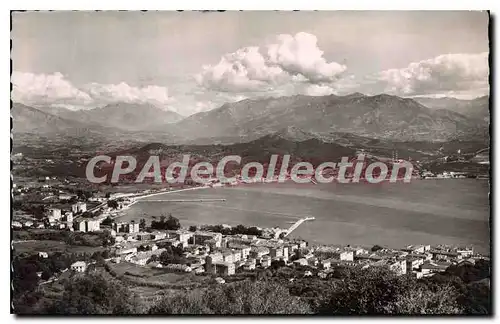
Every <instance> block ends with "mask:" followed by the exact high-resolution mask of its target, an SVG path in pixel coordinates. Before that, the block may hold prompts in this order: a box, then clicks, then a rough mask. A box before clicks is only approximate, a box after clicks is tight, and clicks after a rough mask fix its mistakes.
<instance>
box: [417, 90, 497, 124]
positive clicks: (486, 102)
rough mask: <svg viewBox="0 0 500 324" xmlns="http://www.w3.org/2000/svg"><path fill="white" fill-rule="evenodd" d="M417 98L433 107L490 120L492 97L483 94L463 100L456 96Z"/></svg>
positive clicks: (425, 104)
mask: <svg viewBox="0 0 500 324" xmlns="http://www.w3.org/2000/svg"><path fill="white" fill-rule="evenodd" d="M415 100H416V101H417V102H419V103H421V104H423V105H424V106H426V107H429V108H431V109H447V110H450V111H454V112H457V113H459V114H462V115H464V116H467V117H470V118H474V119H478V120H481V121H485V122H489V121H490V97H489V96H483V97H479V98H475V99H472V100H461V99H456V98H448V97H447V98H427V97H422V98H415Z"/></svg>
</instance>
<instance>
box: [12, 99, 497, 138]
mask: <svg viewBox="0 0 500 324" xmlns="http://www.w3.org/2000/svg"><path fill="white" fill-rule="evenodd" d="M423 99H426V100H427V99H429V98H419V100H418V101H420V102H423V101H425V100H423ZM428 101H429V102H430V104H429V105H431V104H433V105H432V107H433V108H432V109H430V108H428V107H426V106H424V105H423V104H422V103H419V102H417V100H413V99H408V98H401V97H397V96H391V95H387V94H380V95H375V96H366V95H363V94H360V93H354V94H351V95H347V96H335V95H329V96H320V97H318V96H304V95H296V96H291V97H279V98H258V99H246V100H242V101H239V102H235V103H226V104H224V105H222V106H221V107H219V108H216V109H213V110H211V111H208V112H202V113H197V114H194V115H191V116H189V117H186V118H184V119H182V116H181V115H179V114H177V113H175V112H172V111H166V110H162V109H160V108H157V107H155V106H152V105H144V104H142V105H138V104H126V103H118V104H113V105H107V106H105V107H103V108H95V109H90V110H79V111H72V110H68V109H64V108H48V107H47V108H45V107H39V108H37V109H35V108H32V107H28V106H25V105H22V104H18V103H15V104H14V105H13V108H12V112H11V113H12V116H13V119H14V127H13V132H14V133H16V132H17V133H34V134H52V133H54V134H59V135H60V134H61V133H65V132H68V133H70V134H71V133H74V132H75V130H78V129H82V130H87V131H92V132H96V133H102V134H103V135H105V134H106V133H108V132H111V133H113V134H117V133H120V132H123V133H124V134H128V135H130V134H134V133H138V132H140V133H141V134H148V133H153V134H162V136H165V137H166V138H168V139H169V142H171V143H173V142H178V143H196V144H214V143H239V142H249V141H251V140H255V139H258V138H260V137H263V136H266V135H270V134H276V133H280V134H281V136H282V137H283V138H285V139H287V140H294V141H304V140H308V139H311V138H319V139H329V140H334V139H335V136H337V135H333V134H352V136H356V135H357V136H363V137H369V138H378V139H388V140H397V141H422V140H425V141H443V140H450V139H456V138H466V139H471V138H476V137H485V136H486V137H487V132H488V130H487V124H486V125H485V122H484V118H483V119H481V116H484V111H485V110H486V111H489V110H488V107H489V105H488V104H489V102H488V100H487V97H482V98H478V99H475V100H471V101H464V100H461V101H459V102H460V105H453V103H454V102H455V99H450V100H441V99H433V100H428ZM467 107H470V109H471V110H470V111H469V110H468V108H467ZM443 108H445V109H443ZM452 110H457V111H461V112H463V114H462V113H458V112H455V111H452ZM472 110H473V112H472ZM337 137H339V136H337ZM341 137H342V138H344V136H341ZM344 140H345V138H344Z"/></svg>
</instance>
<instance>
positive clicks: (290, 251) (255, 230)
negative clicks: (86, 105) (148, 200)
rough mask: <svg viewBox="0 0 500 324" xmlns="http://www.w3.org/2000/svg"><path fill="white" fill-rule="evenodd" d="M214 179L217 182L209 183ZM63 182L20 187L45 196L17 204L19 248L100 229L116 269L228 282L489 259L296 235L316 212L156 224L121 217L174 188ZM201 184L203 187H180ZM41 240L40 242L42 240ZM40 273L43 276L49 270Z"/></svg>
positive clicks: (39, 251)
mask: <svg viewBox="0 0 500 324" xmlns="http://www.w3.org/2000/svg"><path fill="white" fill-rule="evenodd" d="M219 185H220V184H219ZM214 186H215V184H214V183H212V184H210V185H208V186H204V187H203V188H208V187H214ZM63 187H64V186H63V185H62V184H61V183H60V182H58V181H57V180H54V179H50V178H47V179H41V180H40V181H39V183H38V184H37V186H36V187H31V188H30V187H28V186H25V187H21V186H14V190H13V191H14V197H17V198H18V199H17V200H16V201H17V202H22V201H23V200H22V198H23V197H27V196H33V195H35V196H37V197H38V200H40V201H41V202H43V204H41V205H37V206H35V207H33V206H34V205H33V204H32V203H26V204H24V205H23V204H22V203H20V206H17V207H16V208H15V210H14V219H13V222H12V228H13V230H14V240H13V248H14V251H16V249H17V248H19V247H22V246H23V244H28V245H29V246H30V247H31V248H30V249H28V250H27V251H24V250H23V251H24V256H28V255H29V254H30V253H31V254H32V255H37V256H39V257H42V258H47V257H49V255H50V254H51V253H52V252H51V247H50V246H48V249H47V250H44V249H43V246H44V244H42V243H44V242H50V241H51V240H54V238H53V237H58V235H59V236H60V237H63V238H64V237H66V236H65V235H67V233H75V235H76V234H80V235H86V238H85V239H82V240H80V241H79V242H85V240H87V241H89V240H90V238H91V237H93V236H99V237H100V238H102V237H104V238H105V239H103V240H101V241H97V242H100V243H95V242H94V241H93V243H92V244H87V243H83V244H84V245H91V246H93V248H95V251H101V252H102V249H105V250H106V253H105V254H104V253H103V255H105V257H106V258H104V259H103V260H102V261H104V264H106V265H107V268H108V269H112V268H113V267H115V266H116V265H118V264H123V263H126V264H132V265H135V266H137V267H142V268H154V269H161V271H164V272H175V273H179V274H182V273H193V274H196V275H205V276H213V277H214V278H216V279H217V282H224V281H225V279H224V278H227V277H229V276H233V275H235V274H238V273H246V272H252V271H260V270H263V269H266V268H269V267H270V266H271V265H272V264H273V263H276V264H280V265H281V266H282V267H290V268H293V269H294V270H296V271H295V274H296V275H298V276H301V277H308V276H317V277H320V278H327V277H328V276H329V274H330V273H332V272H333V271H334V270H335V268H337V267H359V268H363V269H364V268H368V267H386V268H388V269H390V270H392V271H394V272H395V273H396V274H398V275H404V274H409V275H411V276H414V277H415V278H422V277H429V276H432V275H434V274H435V273H439V272H444V271H446V269H447V268H448V267H449V266H451V265H456V264H462V263H468V264H474V263H475V262H476V261H477V260H480V259H488V257H487V256H483V255H480V254H478V253H475V251H474V249H473V247H471V246H468V247H453V246H431V245H429V244H421V245H409V246H403V247H399V248H395V247H392V248H389V247H382V246H378V245H374V246H371V247H366V246H364V247H361V246H351V245H348V244H345V245H317V244H310V243H309V242H307V241H305V240H300V239H296V238H293V236H292V235H290V236H289V234H292V232H293V231H294V230H295V229H296V228H297V227H299V226H300V225H301V224H302V223H304V222H308V221H314V218H304V219H297V222H295V223H294V224H293V225H292V226H291V227H290V228H289V229H281V228H278V227H275V228H260V227H258V226H252V227H246V226H243V225H238V226H230V225H226V224H220V225H213V224H212V225H192V226H189V227H181V224H180V222H179V220H178V219H176V218H175V217H173V216H172V215H169V216H168V217H167V216H166V215H162V216H161V217H157V219H159V220H153V221H151V223H150V224H147V223H146V221H145V219H141V220H140V221H138V222H135V221H131V222H120V221H119V218H118V217H117V216H119V215H120V212H121V211H123V210H124V209H127V208H129V206H130V205H132V204H134V203H136V202H137V200H138V198H141V197H145V196H152V195H156V194H161V193H164V192H166V189H162V190H158V191H155V192H152V191H151V190H147V191H144V192H140V193H113V194H102V193H101V192H97V193H83V192H78V193H70V192H67V191H65V190H61V189H62V188H63ZM197 188H201V187H188V188H184V189H178V190H194V189H197ZM208 190H210V189H208ZM26 205H28V207H27V206H26ZM39 206H43V208H41V207H39ZM23 209H24V211H23ZM30 212H31V213H32V214H30ZM61 233H66V234H64V235H61ZM47 237H50V238H49V239H47ZM37 240H39V241H40V245H37V244H36V242H37ZM55 240H57V238H56V239H55ZM375 243H376V242H374V244H375ZM91 251H92V252H95V251H94V250H91ZM77 255H78V254H77ZM92 262H94V263H95V260H94V259H90V260H89V258H87V257H82V258H81V259H76V260H74V262H73V263H72V264H70V265H69V270H70V271H72V272H84V271H85V270H86V269H87V267H88V266H89V265H90V264H92ZM59 270H60V271H59V272H55V273H51V274H50V276H47V275H45V276H44V278H45V279H46V281H53V280H56V279H57V276H58V275H60V274H61V273H63V271H66V270H68V269H67V268H66V269H59ZM38 275H39V276H40V277H41V276H42V273H38ZM290 280H293V278H290Z"/></svg>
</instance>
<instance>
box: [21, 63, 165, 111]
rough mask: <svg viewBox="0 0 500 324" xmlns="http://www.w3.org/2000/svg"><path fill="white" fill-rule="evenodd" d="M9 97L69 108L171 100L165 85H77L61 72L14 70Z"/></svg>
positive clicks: (159, 104)
mask: <svg viewBox="0 0 500 324" xmlns="http://www.w3.org/2000/svg"><path fill="white" fill-rule="evenodd" d="M11 81H12V84H13V90H12V99H13V100H14V101H18V102H22V103H24V104H29V105H35V106H36V105H49V106H54V107H64V108H68V109H80V108H91V107H96V106H103V105H105V104H108V103H117V102H126V103H139V104H143V103H149V104H153V105H158V106H162V105H165V104H167V103H169V102H170V100H171V97H169V95H168V91H167V88H165V87H160V86H156V85H149V86H146V87H133V86H130V85H128V84H127V83H124V82H121V83H119V84H100V83H89V84H86V85H83V86H82V87H76V86H75V85H74V84H72V83H71V82H70V81H69V80H67V79H66V78H65V77H64V76H63V75H62V74H61V73H59V72H55V73H53V74H34V73H29V72H18V71H14V72H13V73H12V78H11Z"/></svg>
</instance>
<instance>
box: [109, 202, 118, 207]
mask: <svg viewBox="0 0 500 324" xmlns="http://www.w3.org/2000/svg"><path fill="white" fill-rule="evenodd" d="M108 207H109V208H114V209H117V208H118V202H117V201H116V200H108Z"/></svg>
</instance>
